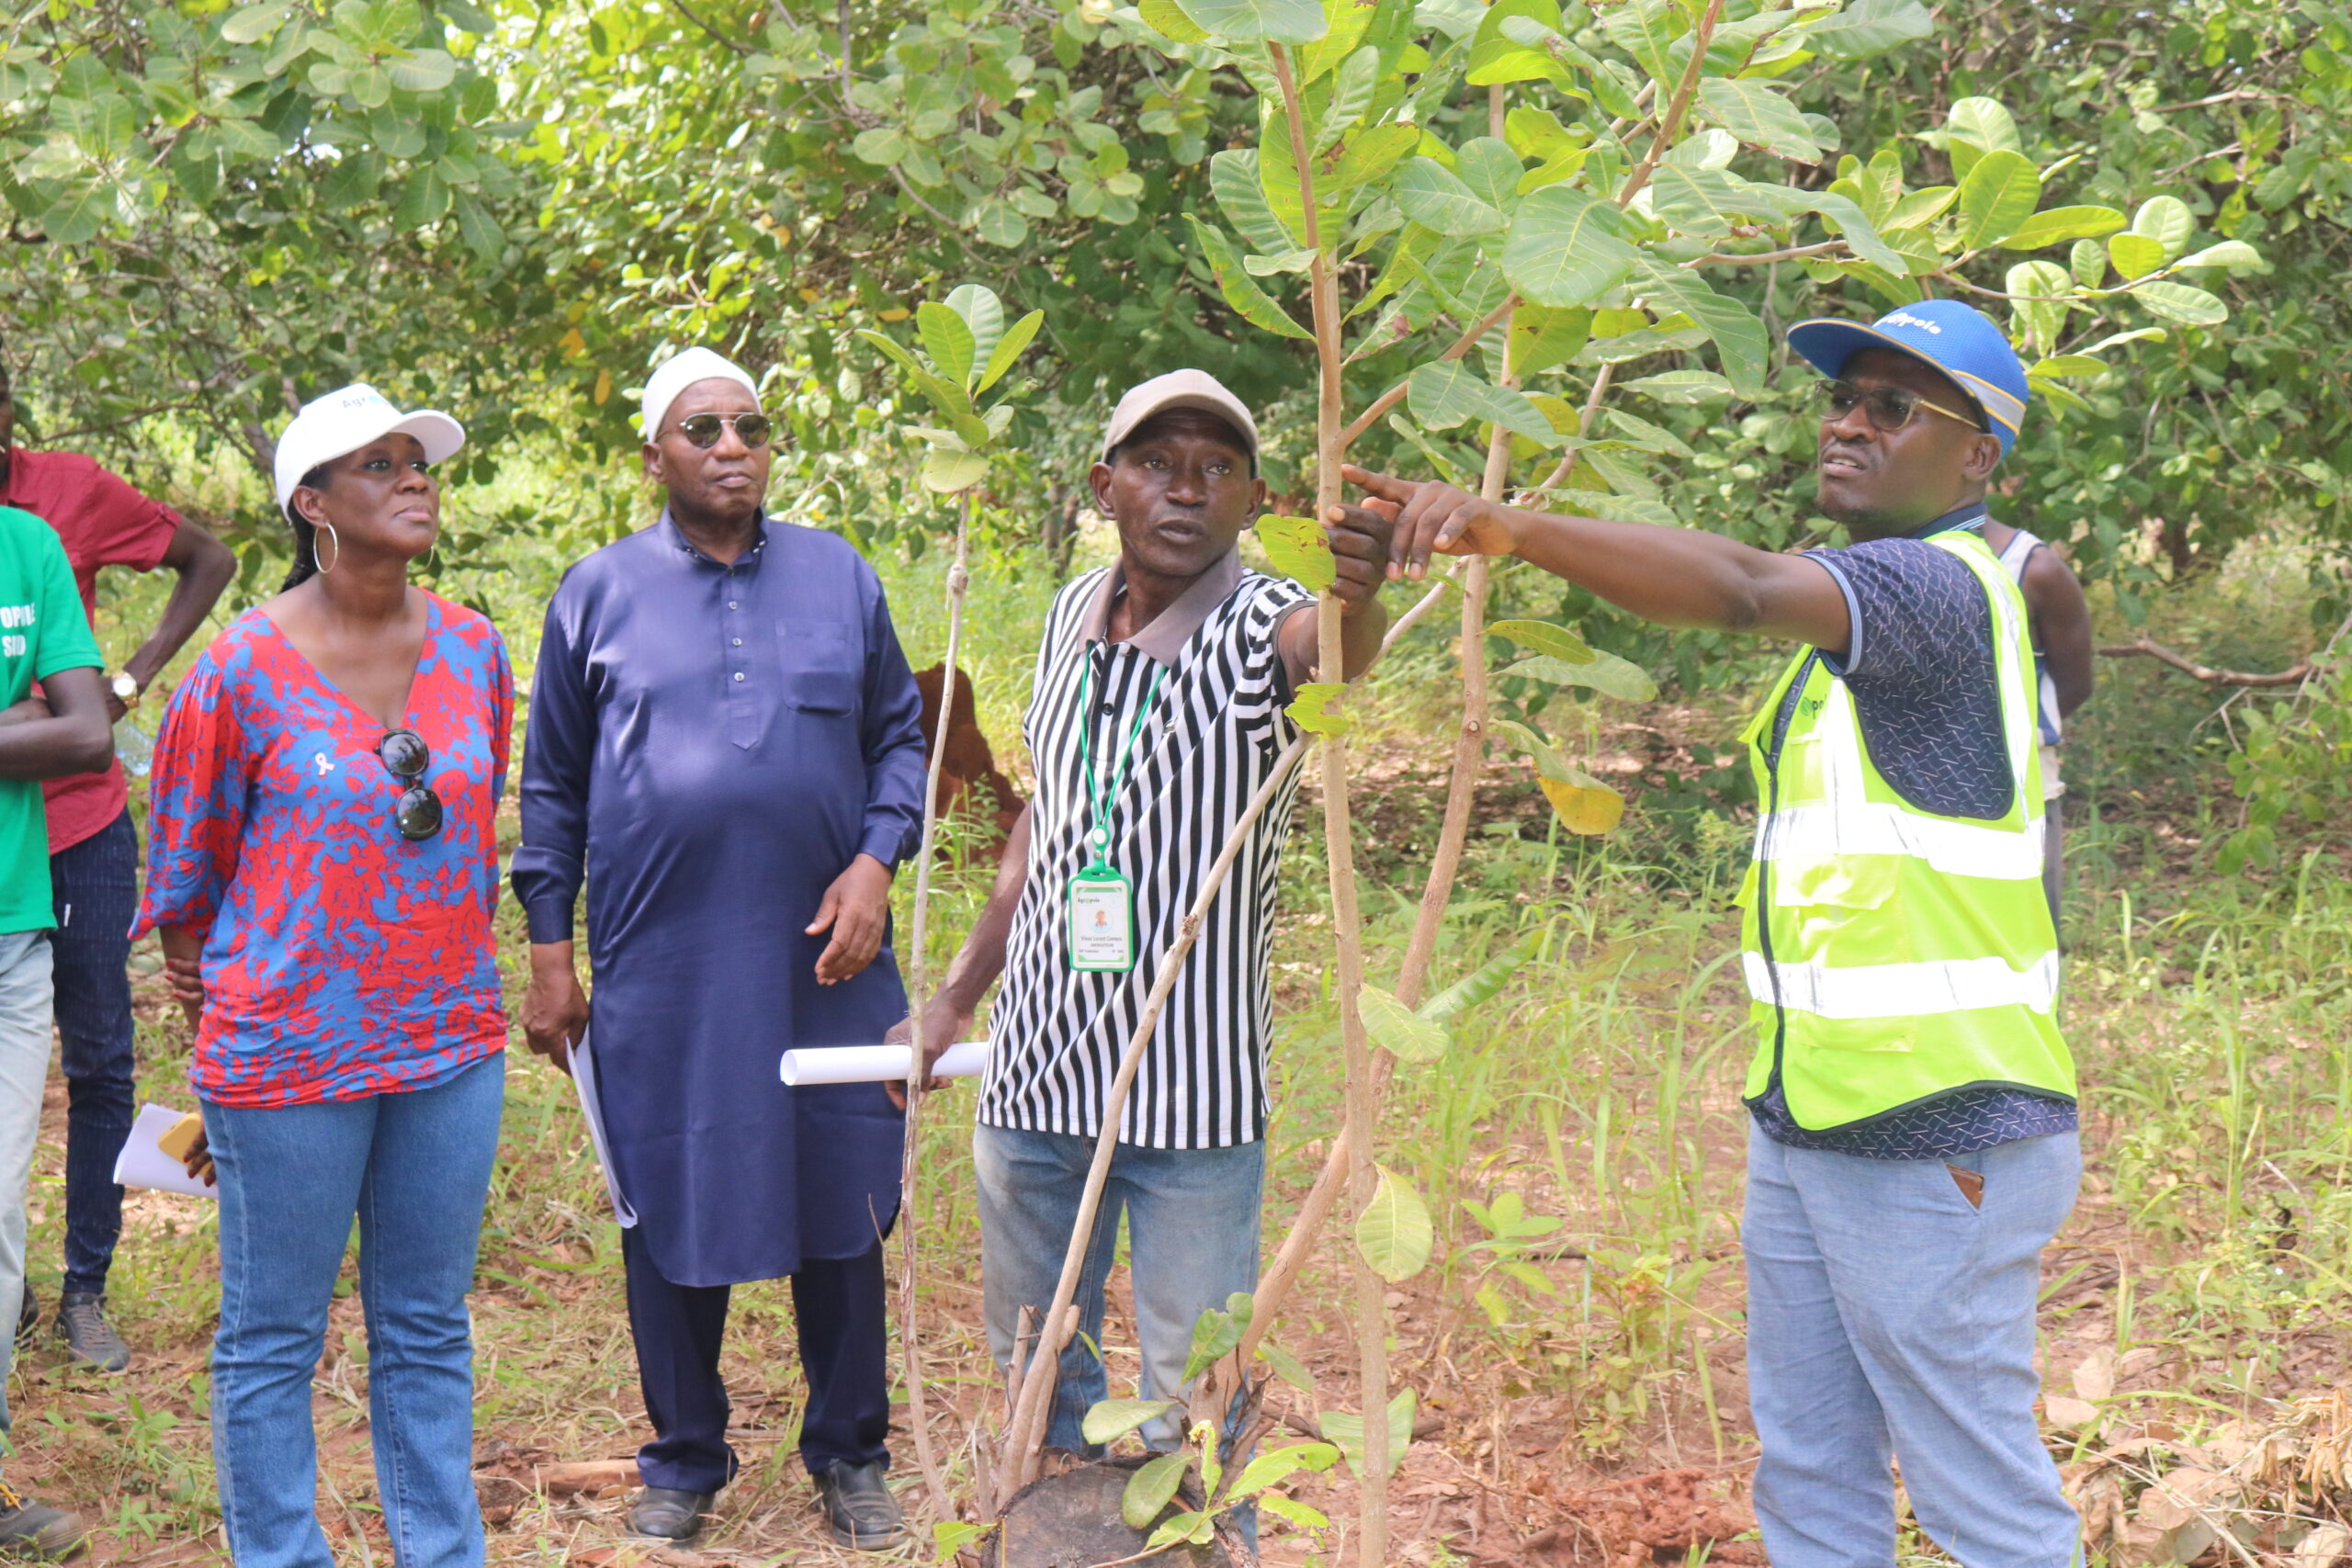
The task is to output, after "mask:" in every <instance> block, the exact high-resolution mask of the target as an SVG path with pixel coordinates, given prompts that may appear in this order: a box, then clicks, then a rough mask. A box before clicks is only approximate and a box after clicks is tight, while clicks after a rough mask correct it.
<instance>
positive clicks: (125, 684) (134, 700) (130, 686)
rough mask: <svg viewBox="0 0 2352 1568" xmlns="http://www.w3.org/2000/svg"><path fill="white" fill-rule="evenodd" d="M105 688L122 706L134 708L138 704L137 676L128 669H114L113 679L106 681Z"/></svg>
mask: <svg viewBox="0 0 2352 1568" xmlns="http://www.w3.org/2000/svg"><path fill="white" fill-rule="evenodd" d="M107 690H108V691H110V692H112V693H113V694H114V700H115V701H117V702H119V703H120V704H121V705H123V706H124V707H127V708H135V707H137V706H138V705H139V677H138V676H136V675H133V674H132V673H131V672H130V671H128V670H118V671H115V672H114V679H113V680H111V681H109V682H107Z"/></svg>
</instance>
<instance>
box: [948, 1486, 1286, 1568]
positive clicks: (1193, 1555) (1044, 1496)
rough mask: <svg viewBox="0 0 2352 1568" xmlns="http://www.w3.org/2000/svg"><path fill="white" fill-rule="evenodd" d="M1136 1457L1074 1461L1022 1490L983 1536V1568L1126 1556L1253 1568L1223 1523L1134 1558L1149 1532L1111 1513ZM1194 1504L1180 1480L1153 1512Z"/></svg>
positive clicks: (1196, 1496)
mask: <svg viewBox="0 0 2352 1568" xmlns="http://www.w3.org/2000/svg"><path fill="white" fill-rule="evenodd" d="M1142 1462H1143V1461H1140V1460H1108V1461H1102V1462H1100V1463H1095V1464H1082V1465H1080V1466H1078V1467H1077V1468H1076V1469H1074V1470H1066V1471H1064V1472H1061V1473H1060V1474H1058V1475H1048V1476H1044V1477H1041V1478H1040V1479H1038V1480H1036V1481H1033V1482H1031V1483H1029V1484H1028V1485H1026V1486H1024V1487H1023V1488H1022V1489H1021V1490H1020V1491H1019V1492H1017V1493H1015V1494H1013V1497H1012V1502H1011V1503H1009V1504H1007V1505H1006V1506H1005V1510H1004V1519H1003V1522H1002V1523H1001V1525H1000V1526H999V1527H998V1528H997V1529H996V1531H995V1533H994V1534H992V1535H990V1536H989V1545H988V1562H989V1568H1098V1565H1099V1564H1102V1563H1105V1562H1122V1561H1124V1560H1128V1559H1133V1560H1134V1561H1135V1562H1136V1563H1137V1564H1138V1568H1147V1565H1148V1568H1256V1565H1257V1562H1258V1559H1257V1556H1256V1555H1255V1554H1254V1553H1253V1552H1251V1551H1250V1549H1249V1547H1248V1546H1247V1545H1245V1544H1244V1543H1243V1542H1242V1540H1241V1538H1240V1536H1239V1534H1238V1532H1236V1531H1235V1530H1233V1529H1230V1528H1227V1526H1226V1525H1225V1524H1224V1522H1223V1521H1219V1524H1218V1529H1217V1533H1216V1540H1214V1541H1212V1542H1211V1543H1210V1544H1208V1545H1207V1546H1173V1547H1165V1548H1162V1549H1161V1550H1160V1551H1156V1552H1153V1553H1152V1554H1151V1555H1150V1556H1149V1557H1138V1556H1137V1553H1139V1552H1141V1551H1143V1544H1144V1541H1145V1540H1147V1539H1148V1537H1149V1534H1150V1532H1149V1531H1148V1530H1134V1529H1128V1528H1127V1524H1126V1521H1125V1519H1122V1518H1121V1517H1119V1496H1120V1495H1121V1494H1122V1493H1124V1492H1125V1490H1126V1488H1127V1478H1128V1477H1129V1476H1131V1475H1133V1474H1134V1473H1135V1472H1136V1469H1137V1467H1138V1466H1139V1465H1140V1464H1141V1463H1142ZM1199 1506H1201V1491H1200V1485H1199V1483H1198V1481H1197V1480H1196V1479H1194V1478H1189V1477H1188V1478H1187V1479H1186V1481H1185V1483H1184V1486H1183V1489H1182V1491H1180V1492H1179V1493H1178V1494H1177V1497H1176V1501H1175V1502H1174V1503H1172V1504H1170V1506H1168V1508H1167V1509H1166V1510H1165V1511H1164V1512H1163V1513H1162V1514H1161V1516H1160V1517H1162V1518H1167V1517H1170V1516H1172V1515H1174V1514H1177V1513H1181V1512H1182V1511H1183V1510H1184V1509H1187V1508H1197V1507H1199ZM1155 1522H1157V1521H1155Z"/></svg>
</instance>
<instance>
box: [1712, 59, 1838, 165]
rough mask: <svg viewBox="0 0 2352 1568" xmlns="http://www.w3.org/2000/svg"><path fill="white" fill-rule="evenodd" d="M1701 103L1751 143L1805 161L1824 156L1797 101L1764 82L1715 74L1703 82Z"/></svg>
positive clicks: (1740, 137)
mask: <svg viewBox="0 0 2352 1568" xmlns="http://www.w3.org/2000/svg"><path fill="white" fill-rule="evenodd" d="M1699 107H1701V108H1702V109H1703V110H1704V111H1705V112H1706V113H1707V114H1708V115H1709V116H1710V117H1711V118H1713V119H1714V121H1715V123H1716V124H1718V125H1720V126H1722V127H1723V128H1724V130H1728V131H1730V132H1731V133H1732V134H1733V135H1734V136H1736V137H1738V138H1739V139H1740V140H1741V141H1745V142H1747V143H1748V144H1749V145H1750V146H1755V147H1761V148H1763V149H1764V151H1766V152H1772V153H1776V154H1778V155H1779V156H1781V157H1783V158H1794V159H1796V160H1798V161H1799V162H1801V163H1807V164H1809V163H1812V162H1813V161H1814V160H1815V159H1816V158H1818V157H1820V156H1821V151H1822V147H1821V143H1820V142H1819V141H1817V140H1815V136H1814V131H1813V127H1812V126H1811V125H1810V124H1809V123H1808V122H1807V121H1806V119H1805V118H1804V115H1803V114H1802V113H1801V112H1799V110H1798V108H1797V107H1796V105H1794V104H1792V103H1791V102H1789V100H1788V98H1787V97H1786V96H1784V95H1782V94H1781V93H1779V92H1776V91H1774V90H1773V89H1772V88H1771V87H1770V86H1769V85H1766V84H1764V83H1763V82H1760V81H1757V80H1755V79H1753V78H1747V77H1736V78H1735V77H1724V76H1711V77H1709V78H1708V79H1707V80H1705V81H1703V82H1702V83H1700V84H1699Z"/></svg>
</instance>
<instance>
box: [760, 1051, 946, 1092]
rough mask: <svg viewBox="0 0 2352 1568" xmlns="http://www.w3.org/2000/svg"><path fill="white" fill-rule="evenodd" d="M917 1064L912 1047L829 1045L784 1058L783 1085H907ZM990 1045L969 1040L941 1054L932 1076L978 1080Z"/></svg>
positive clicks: (791, 1054) (791, 1053) (787, 1052)
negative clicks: (911, 1071) (910, 1067)
mask: <svg viewBox="0 0 2352 1568" xmlns="http://www.w3.org/2000/svg"><path fill="white" fill-rule="evenodd" d="M913 1061H914V1047H912V1046H911V1045H827V1046H823V1047H820V1048H812V1049H809V1050H806V1051H786V1053H785V1054H784V1064H783V1068H782V1071H783V1074H784V1081H785V1082H786V1083H788V1084H790V1085H791V1086H792V1087H793V1088H795V1089H799V1088H801V1087H803V1086H804V1085H809V1084H820V1083H904V1082H906V1081H907V1069H908V1067H909V1066H910V1065H911V1064H912V1063H913ZM988 1065H989V1043H988V1042H987V1041H985V1040H966V1041H963V1042H961V1043H957V1044H954V1045H950V1046H949V1047H947V1049H946V1050H944V1051H943V1052H941V1053H940V1055H939V1064H938V1066H935V1067H933V1069H932V1076H933V1077H943V1078H976V1077H979V1076H980V1074H981V1073H982V1072H984V1071H986V1070H987V1068H988Z"/></svg>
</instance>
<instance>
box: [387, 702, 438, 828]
mask: <svg viewBox="0 0 2352 1568" xmlns="http://www.w3.org/2000/svg"><path fill="white" fill-rule="evenodd" d="M376 760H377V761H380V762H382V763H383V764H384V771H385V772H386V773H390V774H391V775H392V777H393V778H394V779H396V780H398V781H399V782H400V783H401V784H405V785H407V786H408V787H407V788H405V789H403V790H401V797H400V799H399V800H398V801H397V802H396V803H394V805H393V807H392V826H393V827H395V828H397V829H400V835H401V838H403V839H406V840H410V841H411V842H412V843H422V842H423V841H424V840H426V839H429V838H431V837H433V835H434V834H435V833H438V832H439V831H440V830H441V797H440V796H439V795H435V794H434V793H433V791H432V790H431V789H430V788H429V787H428V786H427V785H426V784H424V775H425V773H427V772H428V771H429V770H430V769H431V768H432V766H433V749H432V748H431V747H429V746H427V745H426V744H425V743H424V736H422V735H419V734H418V733H417V732H416V731H415V730H413V729H388V730H386V731H385V732H384V738H383V739H381V740H379V741H377V742H376Z"/></svg>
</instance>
